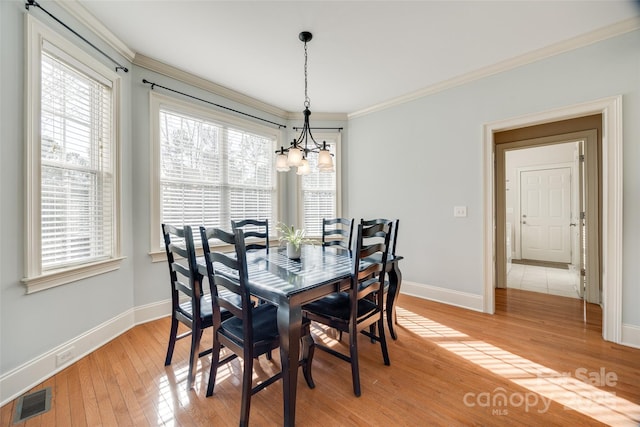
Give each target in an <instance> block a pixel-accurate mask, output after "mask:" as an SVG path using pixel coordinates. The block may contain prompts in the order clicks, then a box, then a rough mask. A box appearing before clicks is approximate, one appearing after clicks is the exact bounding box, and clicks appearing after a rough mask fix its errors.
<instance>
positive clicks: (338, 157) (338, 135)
mask: <svg viewBox="0 0 640 427" xmlns="http://www.w3.org/2000/svg"><path fill="white" fill-rule="evenodd" d="M313 137H314V138H315V139H316V141H322V140H325V139H332V140H335V144H336V149H335V157H334V159H333V161H334V167H335V170H336V172H335V173H336V217H341V216H342V182H341V180H342V166H341V164H342V132H321V133H317V134H315V135H314V136H313ZM296 178H297V179H296V187H297V189H296V195H297V197H296V199H297V208H296V212H297V221H298V225H299V226H300V227H301V226H302V224H304V198H303V194H302V192H303V188H302V176H297V177H296ZM309 237H310V238H318V239H319V238H321V237H322V236H312V235H309Z"/></svg>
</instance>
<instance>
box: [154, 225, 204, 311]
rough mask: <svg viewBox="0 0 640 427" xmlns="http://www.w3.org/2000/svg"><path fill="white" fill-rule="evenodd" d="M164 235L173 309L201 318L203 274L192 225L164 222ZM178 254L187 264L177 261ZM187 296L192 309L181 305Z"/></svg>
mask: <svg viewBox="0 0 640 427" xmlns="http://www.w3.org/2000/svg"><path fill="white" fill-rule="evenodd" d="M162 235H163V236H164V247H165V250H166V252H167V262H168V264H169V275H170V277H171V301H172V305H173V310H174V311H179V312H181V313H182V314H183V315H184V316H185V317H186V318H187V319H199V318H200V315H201V313H200V299H201V298H202V297H203V292H202V276H201V275H200V274H199V273H198V266H197V263H196V250H195V244H194V242H193V233H192V230H191V227H190V226H188V225H185V226H184V228H178V227H175V226H173V225H170V224H162ZM176 255H178V256H180V257H182V258H184V259H185V260H186V265H185V264H183V263H180V262H177V261H176ZM185 296H186V297H188V298H189V299H190V300H191V307H190V311H189V310H185V309H184V307H181V306H180V301H181V300H183V299H184V297H185Z"/></svg>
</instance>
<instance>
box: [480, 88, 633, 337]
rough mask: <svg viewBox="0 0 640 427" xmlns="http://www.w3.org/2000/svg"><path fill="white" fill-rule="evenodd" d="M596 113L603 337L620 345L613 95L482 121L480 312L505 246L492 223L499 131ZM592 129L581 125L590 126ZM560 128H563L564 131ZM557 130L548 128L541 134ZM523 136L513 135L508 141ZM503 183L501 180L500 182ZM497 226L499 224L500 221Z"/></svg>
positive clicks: (617, 111) (618, 119)
mask: <svg viewBox="0 0 640 427" xmlns="http://www.w3.org/2000/svg"><path fill="white" fill-rule="evenodd" d="M594 115H595V116H598V117H600V119H601V120H600V121H599V122H600V123H601V129H599V131H600V132H599V143H600V147H599V148H600V154H602V157H601V159H600V160H601V164H600V166H601V169H600V178H599V179H600V182H601V191H600V196H601V200H599V206H600V209H601V212H602V214H603V215H602V221H601V230H599V236H600V237H601V240H600V241H603V242H605V243H604V244H602V245H598V251H599V253H600V254H601V256H600V259H601V262H602V268H601V270H600V271H601V273H600V276H601V281H602V292H603V296H602V310H603V317H602V319H603V320H602V322H603V328H602V332H603V338H604V339H605V340H608V341H613V342H616V343H620V342H621V340H622V312H621V306H622V258H623V256H622V232H623V227H622V225H623V224H622V174H623V167H622V96H614V97H610V98H603V99H598V100H594V101H589V102H584V103H581V104H576V105H572V106H566V107H561V108H558V109H556V110H550V111H544V112H540V113H533V114H529V115H526V116H519V117H514V118H510V119H504V120H500V121H496V122H492V123H488V124H486V125H484V137H483V153H484V155H483V159H484V190H485V191H484V212H485V215H484V249H485V250H484V251H483V253H484V255H483V259H484V262H483V264H484V296H483V311H484V312H486V313H494V312H495V287H496V284H497V282H498V278H497V274H498V271H496V260H498V259H504V257H505V245H504V244H503V243H502V242H504V240H501V243H500V244H498V243H497V242H498V238H497V235H498V233H501V234H500V236H501V237H502V238H504V230H500V229H499V228H498V227H497V224H498V222H499V220H498V217H499V216H500V215H502V216H503V217H504V212H500V211H496V204H495V201H496V197H498V196H499V193H498V192H497V191H496V186H497V185H498V184H499V183H500V180H501V179H504V177H498V176H497V174H498V170H496V168H495V161H496V147H497V143H498V142H499V141H498V140H497V139H496V138H497V136H498V134H499V133H502V132H508V131H511V130H513V131H514V132H516V133H518V132H519V131H520V130H521V129H530V128H533V127H536V126H542V127H545V131H550V130H553V129H554V128H555V129H556V130H557V128H558V127H562V126H561V125H562V124H563V123H564V122H566V121H569V120H574V119H575V118H578V119H585V118H588V117H590V116H594ZM590 128H592V127H582V128H581V129H590ZM565 131H566V130H565ZM559 133H562V132H551V133H547V135H554V134H559ZM518 139H523V138H516V139H514V140H518ZM503 185H504V181H503ZM500 223H501V224H504V219H502V222H500Z"/></svg>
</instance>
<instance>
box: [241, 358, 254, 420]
mask: <svg viewBox="0 0 640 427" xmlns="http://www.w3.org/2000/svg"><path fill="white" fill-rule="evenodd" d="M245 356H246V355H245ZM243 361H244V367H243V371H242V403H241V405H240V406H241V408H240V427H244V426H248V425H249V411H250V409H251V385H252V383H253V381H252V377H253V358H252V357H244V359H243Z"/></svg>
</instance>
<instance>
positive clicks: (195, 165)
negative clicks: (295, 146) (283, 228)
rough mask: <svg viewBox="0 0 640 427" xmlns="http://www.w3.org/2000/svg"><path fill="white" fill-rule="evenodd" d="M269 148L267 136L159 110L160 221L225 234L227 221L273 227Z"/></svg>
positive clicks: (273, 188)
mask: <svg viewBox="0 0 640 427" xmlns="http://www.w3.org/2000/svg"><path fill="white" fill-rule="evenodd" d="M274 147H275V139H274V137H272V136H268V135H260V134H259V133H256V132H253V131H251V130H249V129H242V128H241V127H240V126H233V125H230V124H228V123H225V122H223V121H215V120H211V119H208V118H201V117H197V116H195V115H191V114H186V113H183V112H177V111H173V110H171V109H168V108H161V109H160V153H161V155H160V171H161V173H160V193H161V195H160V201H161V221H162V222H165V223H170V224H178V225H191V226H195V227H198V226H200V225H205V226H206V227H219V228H223V229H225V230H230V227H231V220H232V219H234V220H240V219H245V218H255V219H268V220H269V222H270V223H274V221H275V219H276V218H275V216H276V215H275V212H276V209H275V207H276V202H275V197H276V186H275V176H274V170H275V169H274V165H273V161H274V160H273V159H274V157H275V156H274V155H273V152H274V150H275V149H274ZM194 234H196V233H194ZM194 238H195V240H198V236H197V235H194Z"/></svg>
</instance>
